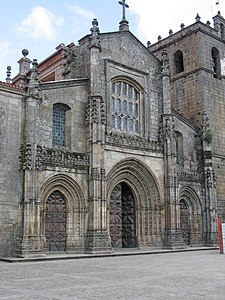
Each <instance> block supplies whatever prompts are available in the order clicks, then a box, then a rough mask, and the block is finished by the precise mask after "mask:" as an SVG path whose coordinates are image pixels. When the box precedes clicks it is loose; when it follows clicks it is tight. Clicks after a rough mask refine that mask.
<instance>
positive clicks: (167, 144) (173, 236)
mask: <svg viewBox="0 0 225 300" xmlns="http://www.w3.org/2000/svg"><path fill="white" fill-rule="evenodd" d="M162 83H163V142H164V166H165V167H164V184H165V188H164V190H165V235H164V248H169V249H173V248H184V247H186V246H185V243H184V241H183V238H182V234H181V230H180V220H179V211H178V210H179V203H178V187H177V169H176V143H175V132H174V122H173V116H172V113H171V99H170V73H169V61H168V56H167V53H166V52H163V53H162Z"/></svg>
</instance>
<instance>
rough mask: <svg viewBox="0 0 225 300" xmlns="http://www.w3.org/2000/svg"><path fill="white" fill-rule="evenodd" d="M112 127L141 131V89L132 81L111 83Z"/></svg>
mask: <svg viewBox="0 0 225 300" xmlns="http://www.w3.org/2000/svg"><path fill="white" fill-rule="evenodd" d="M111 114H112V128H114V129H117V130H121V131H126V132H134V133H139V127H140V126H139V123H140V91H139V90H138V89H137V88H136V87H134V86H133V85H132V84H131V83H128V82H125V81H116V82H113V83H112V85H111Z"/></svg>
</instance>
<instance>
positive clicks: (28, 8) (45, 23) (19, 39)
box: [0, 0, 225, 81]
mask: <svg viewBox="0 0 225 300" xmlns="http://www.w3.org/2000/svg"><path fill="white" fill-rule="evenodd" d="M126 2H127V4H129V6H130V7H129V9H128V10H127V12H126V15H127V19H128V21H129V25H130V31H132V32H133V34H135V35H136V36H137V37H138V38H139V39H140V40H141V41H142V42H143V43H144V44H145V45H146V43H147V41H148V40H150V41H151V42H152V43H154V42H156V41H157V37H158V35H161V36H162V37H163V38H164V37H166V36H168V32H169V30H170V29H172V30H173V32H176V31H178V30H179V29H180V24H181V23H184V24H185V25H186V26H188V25H190V24H192V23H194V22H195V17H196V14H197V13H199V15H200V17H201V21H202V22H203V23H206V22H207V20H209V21H211V23H212V16H214V15H216V14H217V11H218V10H219V9H220V11H221V13H222V15H223V16H224V17H225V0H220V1H219V2H220V4H219V5H216V3H217V2H218V1H216V0H188V1H187V0H170V1H168V0H156V1H152V0H126ZM121 15H122V7H121V6H120V5H119V4H118V1H117V0H63V1H62V0H61V1H60V0H10V1H4V5H3V4H1V8H0V80H2V81H5V78H6V67H7V66H8V65H9V66H11V67H12V77H13V76H15V75H16V74H17V73H18V63H17V61H18V60H19V59H20V58H21V57H22V54H21V51H22V49H24V48H26V49H28V50H29V52H30V53H29V58H30V59H33V58H37V59H38V61H39V62H41V61H42V60H44V59H45V58H46V57H48V56H49V55H51V54H52V53H53V52H55V48H56V47H57V46H58V45H59V44H60V43H65V44H69V43H71V42H75V44H77V42H78V40H79V39H80V38H81V37H82V36H84V35H86V34H89V33H90V28H91V22H92V19H93V18H97V19H98V21H99V27H100V31H101V32H109V31H117V30H118V26H119V25H118V24H119V22H120V20H121Z"/></svg>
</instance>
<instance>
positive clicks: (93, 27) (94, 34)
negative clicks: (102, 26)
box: [90, 19, 100, 36]
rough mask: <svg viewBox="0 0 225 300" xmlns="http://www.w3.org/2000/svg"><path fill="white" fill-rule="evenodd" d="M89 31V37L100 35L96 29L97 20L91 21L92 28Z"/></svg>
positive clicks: (97, 28)
mask: <svg viewBox="0 0 225 300" xmlns="http://www.w3.org/2000/svg"><path fill="white" fill-rule="evenodd" d="M90 30H91V35H92V36H98V35H99V33H100V30H99V27H98V20H97V19H93V21H92V28H91V29H90Z"/></svg>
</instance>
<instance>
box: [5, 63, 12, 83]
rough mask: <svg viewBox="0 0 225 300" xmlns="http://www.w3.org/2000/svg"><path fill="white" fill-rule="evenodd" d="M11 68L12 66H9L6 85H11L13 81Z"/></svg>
mask: <svg viewBox="0 0 225 300" xmlns="http://www.w3.org/2000/svg"><path fill="white" fill-rule="evenodd" d="M11 69H12V68H11V67H10V66H8V67H7V71H6V75H7V77H6V80H5V81H6V83H11V82H12V79H11V78H10V77H11Z"/></svg>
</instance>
